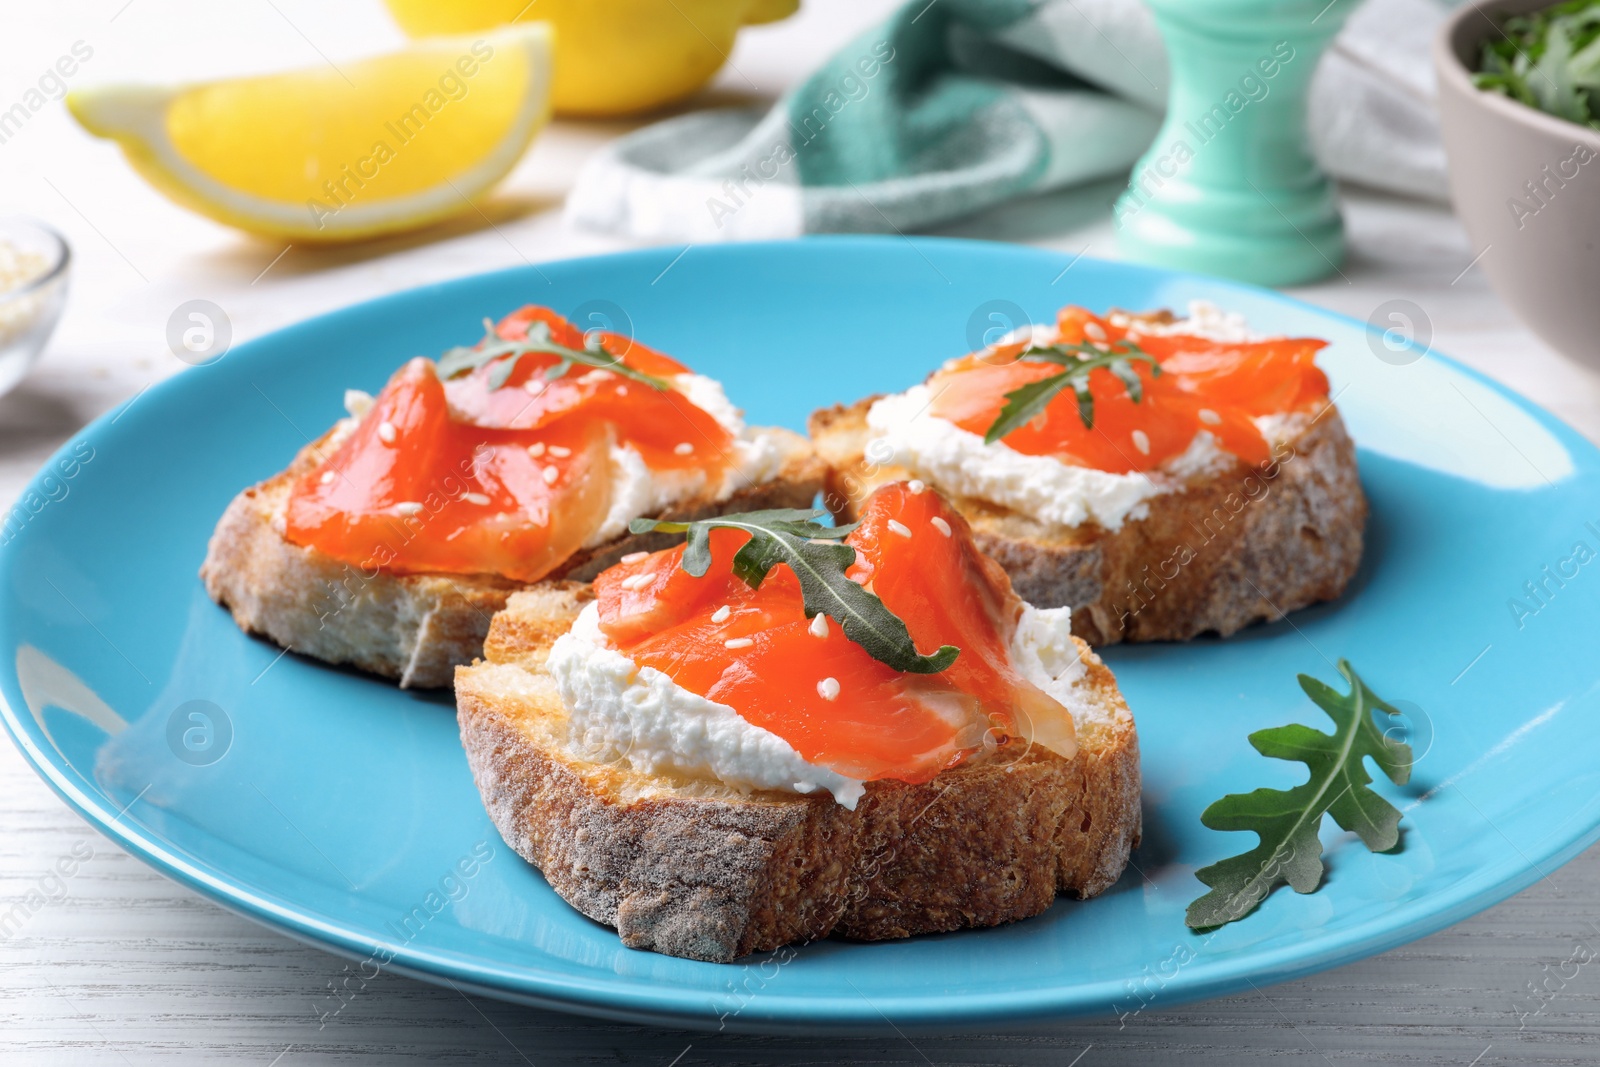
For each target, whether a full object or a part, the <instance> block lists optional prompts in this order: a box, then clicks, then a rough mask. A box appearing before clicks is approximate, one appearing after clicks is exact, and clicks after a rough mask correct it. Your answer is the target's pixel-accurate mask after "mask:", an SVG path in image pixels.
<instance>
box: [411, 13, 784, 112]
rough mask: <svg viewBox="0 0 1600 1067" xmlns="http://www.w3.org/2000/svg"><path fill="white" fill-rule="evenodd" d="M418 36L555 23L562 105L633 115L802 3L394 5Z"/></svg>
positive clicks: (677, 92)
mask: <svg viewBox="0 0 1600 1067" xmlns="http://www.w3.org/2000/svg"><path fill="white" fill-rule="evenodd" d="M387 2H388V5H389V13H390V14H391V15H393V16H394V20H395V21H396V22H398V23H399V24H400V28H401V29H403V30H405V31H406V33H408V34H410V35H411V36H412V37H429V36H432V35H434V34H440V33H469V32H472V31H482V30H485V29H488V28H490V27H493V26H501V25H505V24H506V23H510V22H518V23H521V22H525V21H531V20H534V19H538V20H540V21H543V22H548V23H550V24H551V25H552V26H554V27H555V34H556V72H555V86H554V89H553V96H554V100H555V109H556V111H557V112H559V113H560V114H563V115H626V114H630V113H633V112H637V111H644V110H647V109H649V108H653V107H659V106H661V105H662V104H667V103H671V102H672V101H674V100H681V99H682V98H683V97H685V96H688V95H689V94H690V93H692V92H694V91H695V90H696V89H698V88H700V87H701V86H702V85H704V84H705V83H706V82H708V81H710V80H711V78H712V76H713V75H715V74H716V73H717V71H718V70H720V69H722V65H723V64H724V63H725V62H727V60H728V53H730V52H731V51H733V42H734V38H735V37H736V36H737V35H738V33H739V27H741V26H754V25H756V24H758V23H764V22H776V21H778V20H779V19H784V18H788V17H789V16H790V15H792V14H794V13H795V11H796V10H797V9H798V8H799V6H800V0H387Z"/></svg>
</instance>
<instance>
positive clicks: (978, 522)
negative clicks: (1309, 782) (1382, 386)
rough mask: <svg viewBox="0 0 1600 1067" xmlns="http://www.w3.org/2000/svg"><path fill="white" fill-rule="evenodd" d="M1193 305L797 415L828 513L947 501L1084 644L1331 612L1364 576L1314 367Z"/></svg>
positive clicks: (1345, 453) (1013, 350) (995, 353)
mask: <svg viewBox="0 0 1600 1067" xmlns="http://www.w3.org/2000/svg"><path fill="white" fill-rule="evenodd" d="M1324 346H1325V342H1323V341H1318V340H1314V339H1309V338H1289V337H1263V336H1259V335H1257V334H1254V333H1252V332H1251V331H1250V330H1249V329H1248V327H1247V326H1246V324H1245V323H1244V321H1243V319H1242V318H1241V317H1240V316H1238V315H1233V314H1225V313H1223V312H1221V311H1219V310H1218V309H1216V308H1215V307H1213V306H1211V305H1207V304H1196V305H1194V306H1193V307H1192V308H1191V311H1190V316H1189V317H1188V318H1186V319H1175V318H1174V317H1173V316H1172V314H1171V313H1170V312H1157V313H1153V314H1129V313H1124V312H1117V311H1113V312H1111V313H1109V314H1107V315H1103V316H1101V315H1094V314H1091V313H1090V312H1088V311H1085V310H1084V309H1083V308H1079V307H1067V308H1064V309H1062V311H1061V312H1060V315H1059V319H1058V321H1057V323H1056V324H1055V325H1054V326H1050V327H1037V326H1036V327H1033V328H1032V329H1031V330H1028V331H1022V335H1020V336H1015V337H1013V338H1010V339H1008V340H1006V341H1004V342H1002V343H1000V344H997V345H994V346H992V347H990V348H986V349H984V350H982V351H979V352H974V353H972V354H971V355H968V356H965V357H963V358H961V359H957V360H952V361H950V362H948V363H946V364H945V365H944V366H943V367H942V368H940V369H939V370H938V371H936V372H935V373H934V374H933V375H932V377H930V378H929V379H928V380H927V381H926V382H925V383H924V384H921V385H916V386H912V387H911V388H910V389H908V390H906V391H905V392H903V393H897V394H894V395H891V396H881V397H869V398H867V399H865V400H862V401H860V402H858V403H856V404H854V405H852V406H849V407H834V408H830V409H827V410H824V411H819V412H817V413H816V414H815V415H813V416H812V419H811V433H812V439H813V443H814V444H815V445H816V448H817V452H818V454H819V455H820V456H821V457H822V458H823V459H824V460H825V461H827V463H828V464H829V466H830V468H831V473H830V475H829V488H828V495H827V500H828V504H829V506H830V508H832V509H833V510H834V512H835V514H837V515H838V516H839V517H840V518H842V519H849V518H851V517H853V516H854V515H855V514H856V513H857V512H858V511H859V509H860V507H861V504H862V501H864V500H865V499H867V498H868V496H869V494H871V493H872V491H873V490H874V489H876V488H877V487H878V486H880V485H883V484H885V483H887V482H892V481H896V480H899V479H904V478H917V479H920V480H922V481H923V482H925V483H926V484H928V485H930V486H932V487H935V488H937V489H939V490H940V491H942V492H944V493H945V494H947V495H948V496H949V497H950V498H951V500H952V501H953V502H954V503H955V506H956V507H957V509H959V510H960V512H961V514H962V515H963V516H964V517H965V518H966V519H967V521H968V522H969V523H970V524H971V525H972V529H973V533H974V536H975V537H976V539H977V543H978V545H979V547H980V548H982V549H983V550H984V551H985V552H987V553H988V554H989V555H991V556H993V557H994V558H995V559H996V560H998V561H999V562H1000V563H1001V565H1002V566H1004V567H1005V569H1006V571H1007V572H1008V573H1009V574H1010V576H1011V582H1012V584H1013V586H1015V588H1016V590H1017V592H1018V593H1019V594H1020V595H1021V596H1022V597H1024V598H1025V599H1026V600H1028V601H1030V602H1032V603H1033V604H1036V605H1038V606H1040V607H1056V606H1060V605H1071V606H1072V608H1073V619H1072V626H1073V631H1074V632H1075V633H1077V634H1078V635H1080V636H1082V637H1083V638H1084V639H1085V640H1087V641H1088V642H1089V643H1090V644H1097V645H1098V644H1109V643H1112V642H1116V641H1150V640H1183V639H1187V638H1190V637H1194V636H1196V635H1197V634H1201V633H1205V632H1207V631H1215V632H1217V633H1220V634H1230V633H1232V632H1234V631H1235V630H1238V629H1239V628H1240V627H1242V626H1245V625H1246V624H1248V623H1250V622H1253V621H1255V620H1258V619H1276V618H1279V617H1281V616H1282V615H1283V614H1284V613H1285V612H1288V611H1292V610H1294V609H1296V608H1301V607H1304V606H1306V605H1308V604H1312V603H1315V602H1316V601H1319V600H1329V599H1332V598H1334V597H1337V596H1338V595H1339V594H1340V593H1341V592H1342V591H1343V589H1344V587H1345V584H1346V583H1347V582H1348V581H1349V580H1350V578H1351V576H1352V575H1354V574H1355V571H1356V567H1357V565H1358V564H1359V562H1360V559H1361V538H1362V527H1363V525H1364V524H1365V521H1366V514H1367V504H1366V498H1365V497H1364V496H1363V494H1362V492H1361V483H1360V481H1359V479H1358V478H1357V475H1356V462H1355V449H1354V447H1353V446H1352V444H1351V442H1350V438H1349V436H1348V435H1347V434H1346V433H1345V429H1344V424H1343V423H1342V422H1341V421H1340V418H1339V413H1338V411H1337V409H1335V408H1334V406H1333V403H1332V401H1331V400H1330V399H1329V397H1328V379H1327V378H1326V377H1325V376H1324V375H1323V373H1322V371H1320V370H1319V369H1318V368H1317V366H1316V364H1315V363H1314V358H1315V356H1316V354H1317V352H1318V351H1319V350H1320V349H1321V348H1323V347H1324Z"/></svg>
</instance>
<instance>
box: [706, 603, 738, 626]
mask: <svg viewBox="0 0 1600 1067" xmlns="http://www.w3.org/2000/svg"><path fill="white" fill-rule="evenodd" d="M732 614H733V609H732V608H730V607H728V605H726V604H724V605H722V607H720V608H718V609H717V610H716V611H713V612H712V613H711V621H712V622H727V621H728V616H729V615H732Z"/></svg>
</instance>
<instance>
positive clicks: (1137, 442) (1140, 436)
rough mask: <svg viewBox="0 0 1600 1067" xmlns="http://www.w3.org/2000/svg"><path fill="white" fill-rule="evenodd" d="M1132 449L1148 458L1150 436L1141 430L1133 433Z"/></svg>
mask: <svg viewBox="0 0 1600 1067" xmlns="http://www.w3.org/2000/svg"><path fill="white" fill-rule="evenodd" d="M1133 447H1134V448H1137V449H1138V450H1139V451H1140V452H1143V453H1144V454H1145V455H1147V456H1148V455H1149V454H1150V435H1149V434H1147V433H1145V432H1144V431H1143V430H1135V431H1133Z"/></svg>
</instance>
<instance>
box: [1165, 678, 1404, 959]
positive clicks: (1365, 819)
mask: <svg viewBox="0 0 1600 1067" xmlns="http://www.w3.org/2000/svg"><path fill="white" fill-rule="evenodd" d="M1339 673H1340V674H1342V675H1344V676H1345V679H1346V680H1347V681H1349V683H1350V692H1349V693H1340V692H1337V691H1336V690H1334V689H1331V688H1329V687H1328V686H1326V685H1324V684H1323V683H1321V682H1319V681H1317V680H1316V679H1315V678H1313V677H1311V676H1310V675H1307V674H1302V675H1300V676H1299V677H1300V688H1301V689H1304V690H1305V692H1306V695H1307V696H1309V697H1310V698H1311V699H1312V700H1313V701H1314V702H1315V703H1316V705H1317V706H1318V707H1319V708H1321V709H1322V710H1323V711H1325V712H1327V713H1328V717H1329V718H1331V719H1332V720H1333V721H1334V723H1335V725H1336V729H1335V730H1334V732H1333V733H1332V734H1331V735H1330V734H1324V733H1320V732H1318V731H1316V730H1313V729H1312V728H1311V727H1309V726H1303V725H1301V724H1299V723H1292V724H1290V725H1288V726H1278V727H1274V728H1272V729H1268V730H1257V731H1256V732H1255V733H1253V734H1251V735H1250V744H1251V745H1253V746H1255V749H1256V751H1257V752H1260V753H1261V754H1262V755H1263V756H1271V757H1273V758H1274V759H1284V760H1298V761H1300V762H1302V763H1304V764H1306V765H1307V766H1308V767H1310V768H1311V778H1310V780H1309V781H1307V782H1306V783H1305V784H1303V785H1297V786H1295V787H1294V788H1293V789H1289V790H1278V789H1257V790H1256V791H1255V792H1253V793H1232V794H1229V795H1228V796H1225V797H1223V798H1222V799H1221V800H1219V801H1217V802H1216V803H1215V804H1212V805H1211V806H1210V807H1208V808H1206V810H1205V811H1204V812H1202V813H1201V814H1200V821H1201V822H1202V823H1204V824H1205V825H1206V826H1208V827H1210V828H1211V829H1213V830H1253V831H1255V833H1256V834H1258V835H1259V836H1260V839H1261V840H1260V843H1259V844H1258V845H1256V847H1255V848H1253V849H1251V850H1250V851H1249V852H1245V853H1243V854H1241V855H1238V856H1232V857H1229V858H1228V859H1225V860H1222V861H1221V862H1220V863H1213V864H1212V865H1211V866H1209V867H1203V868H1201V869H1200V870H1199V871H1196V872H1195V877H1196V878H1198V879H1200V881H1202V882H1204V883H1205V884H1206V885H1208V886H1210V887H1211V892H1209V893H1207V894H1206V895H1204V896H1202V897H1200V898H1199V899H1198V900H1196V901H1194V902H1193V903H1192V904H1190V905H1189V912H1188V915H1187V916H1185V922H1187V923H1188V924H1189V925H1190V926H1192V927H1194V928H1196V929H1206V928H1209V927H1214V926H1222V925H1223V924H1225V923H1230V922H1233V921H1235V920H1237V919H1242V918H1244V917H1245V916H1246V915H1249V914H1250V913H1251V912H1252V911H1254V910H1255V909H1256V906H1257V905H1258V904H1260V903H1261V902H1262V901H1263V900H1265V899H1266V897H1267V894H1268V893H1271V892H1272V890H1273V889H1275V888H1277V887H1278V886H1279V885H1282V884H1283V883H1284V882H1288V883H1289V885H1290V887H1292V888H1293V889H1294V891H1295V892H1297V893H1310V892H1313V891H1314V890H1315V889H1316V888H1317V886H1318V885H1319V884H1320V883H1321V881H1322V842H1321V841H1319V840H1318V839H1317V832H1318V830H1319V829H1320V828H1321V826H1322V816H1323V814H1324V813H1327V814H1330V815H1332V816H1333V820H1334V822H1336V823H1338V824H1339V825H1340V826H1341V827H1343V828H1344V829H1346V830H1351V831H1354V832H1355V833H1356V834H1358V835H1359V836H1360V837H1361V840H1362V842H1364V843H1365V844H1366V846H1367V847H1368V848H1369V849H1371V850H1372V851H1374V852H1387V851H1389V850H1390V849H1392V848H1394V847H1395V844H1396V843H1397V842H1398V841H1399V839H1400V812H1399V811H1397V810H1395V808H1394V806H1393V805H1392V804H1390V803H1389V802H1388V801H1386V800H1384V799H1383V798H1382V797H1380V796H1379V795H1378V794H1377V793H1375V792H1373V791H1372V790H1371V789H1369V788H1367V787H1368V786H1369V785H1371V784H1372V779H1371V777H1369V776H1368V774H1367V769H1366V766H1365V764H1364V763H1363V759H1364V758H1365V757H1367V756H1371V757H1372V761H1373V762H1374V763H1376V764H1377V765H1378V767H1379V768H1380V769H1381V770H1382V771H1383V773H1384V774H1386V775H1388V777H1389V780H1390V781H1392V782H1394V783H1395V784H1396V785H1404V784H1405V783H1406V781H1407V780H1409V779H1410V777H1411V762H1412V760H1411V748H1410V746H1408V745H1405V744H1403V743H1401V742H1399V741H1395V740H1393V739H1391V738H1389V737H1387V736H1386V735H1385V734H1384V732H1383V730H1381V729H1380V728H1379V726H1378V724H1377V723H1376V722H1375V721H1374V720H1373V715H1372V712H1373V709H1377V710H1381V711H1385V712H1388V713H1389V714H1391V715H1398V714H1400V712H1399V710H1398V709H1396V708H1394V707H1393V706H1391V705H1390V704H1388V703H1386V702H1385V701H1384V700H1383V699H1382V698H1380V697H1379V696H1378V695H1377V694H1376V693H1374V692H1373V691H1372V690H1371V689H1369V688H1367V684H1366V683H1365V682H1363V681H1362V680H1361V677H1360V676H1359V675H1358V674H1356V672H1355V670H1354V668H1352V667H1351V666H1350V664H1349V663H1348V662H1346V661H1345V660H1340V661H1339Z"/></svg>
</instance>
